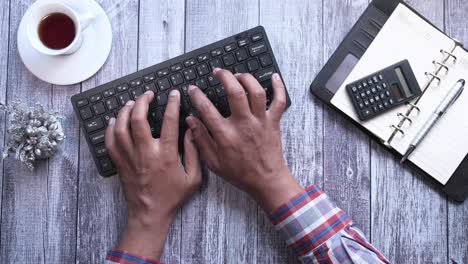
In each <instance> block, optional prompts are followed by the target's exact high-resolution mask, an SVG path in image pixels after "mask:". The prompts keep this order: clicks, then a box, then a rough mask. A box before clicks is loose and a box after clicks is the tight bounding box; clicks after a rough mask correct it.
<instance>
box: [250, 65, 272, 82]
mask: <svg viewBox="0 0 468 264" xmlns="http://www.w3.org/2000/svg"><path fill="white" fill-rule="evenodd" d="M273 73H275V69H274V68H273V67H270V68H266V69H263V70H259V71H258V72H256V73H255V78H257V80H258V82H263V81H265V80H269V79H271V75H273Z"/></svg>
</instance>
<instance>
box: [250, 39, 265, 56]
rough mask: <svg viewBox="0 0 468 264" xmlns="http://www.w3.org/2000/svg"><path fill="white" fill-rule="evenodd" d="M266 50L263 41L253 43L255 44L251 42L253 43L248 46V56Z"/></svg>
mask: <svg viewBox="0 0 468 264" xmlns="http://www.w3.org/2000/svg"><path fill="white" fill-rule="evenodd" d="M266 51H267V48H266V45H265V43H264V42H263V41H262V42H258V43H255V44H253V45H251V46H250V47H249V53H250V56H257V55H259V54H262V53H264V52H266Z"/></svg>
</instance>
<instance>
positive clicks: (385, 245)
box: [371, 0, 447, 263]
mask: <svg viewBox="0 0 468 264" xmlns="http://www.w3.org/2000/svg"><path fill="white" fill-rule="evenodd" d="M409 3H410V5H411V6H413V7H414V8H415V9H416V10H418V11H419V12H421V14H422V15H424V16H426V17H427V18H428V19H429V20H431V21H432V22H433V23H435V24H436V25H437V26H439V27H440V28H441V29H443V26H444V24H443V10H444V6H443V2H442V1H439V0H430V1H427V0H415V1H410V2H409ZM371 164H372V168H371V171H372V242H373V243H374V245H375V246H376V247H377V248H379V249H380V250H381V251H382V252H383V254H384V255H385V256H386V257H387V258H388V259H389V260H390V261H392V262H394V263H445V262H446V261H447V221H446V220H447V206H446V199H445V196H444V195H442V194H441V193H440V191H438V190H436V189H435V186H433V185H432V184H430V183H429V181H427V179H424V177H422V176H421V175H419V174H416V173H413V172H412V171H411V170H410V169H409V168H408V167H405V166H403V167H402V166H401V165H400V163H399V160H398V159H397V158H396V157H394V156H393V155H391V154H390V153H388V152H387V150H386V149H384V148H383V147H381V146H380V145H379V144H377V143H376V142H373V144H372V160H371Z"/></svg>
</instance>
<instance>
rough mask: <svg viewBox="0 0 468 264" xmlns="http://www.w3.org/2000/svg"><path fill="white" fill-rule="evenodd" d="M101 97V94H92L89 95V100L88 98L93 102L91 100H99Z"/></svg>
mask: <svg viewBox="0 0 468 264" xmlns="http://www.w3.org/2000/svg"><path fill="white" fill-rule="evenodd" d="M101 99H102V96H101V94H95V95H93V96H91V97H90V98H89V100H90V101H91V102H92V103H93V102H96V101H99V100H101Z"/></svg>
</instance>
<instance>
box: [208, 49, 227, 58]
mask: <svg viewBox="0 0 468 264" xmlns="http://www.w3.org/2000/svg"><path fill="white" fill-rule="evenodd" d="M223 52H224V51H223V49H222V48H217V49H214V50H212V51H211V57H216V56H219V55H221V54H223Z"/></svg>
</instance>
